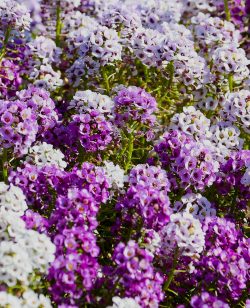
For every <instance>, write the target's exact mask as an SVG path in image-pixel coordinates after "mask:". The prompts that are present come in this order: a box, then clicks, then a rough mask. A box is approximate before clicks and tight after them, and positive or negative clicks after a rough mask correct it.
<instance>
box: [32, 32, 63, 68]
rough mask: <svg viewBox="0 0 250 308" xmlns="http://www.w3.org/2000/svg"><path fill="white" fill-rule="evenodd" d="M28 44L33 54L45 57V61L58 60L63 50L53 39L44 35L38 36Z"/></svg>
mask: <svg viewBox="0 0 250 308" xmlns="http://www.w3.org/2000/svg"><path fill="white" fill-rule="evenodd" d="M28 45H29V47H30V48H31V51H32V54H33V55H34V54H35V55H37V56H38V57H39V58H41V59H43V62H44V63H46V62H47V63H51V62H55V61H57V60H58V59H59V56H60V54H61V52H62V51H61V49H60V48H58V47H57V46H56V44H55V42H54V41H53V40H52V39H50V38H48V37H44V36H38V37H36V38H35V39H34V40H33V41H31V42H30V43H29V44H28Z"/></svg>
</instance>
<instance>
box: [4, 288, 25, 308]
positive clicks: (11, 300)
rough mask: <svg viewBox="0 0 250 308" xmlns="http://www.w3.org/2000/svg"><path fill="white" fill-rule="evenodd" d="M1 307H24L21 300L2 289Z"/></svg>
mask: <svg viewBox="0 0 250 308" xmlns="http://www.w3.org/2000/svg"><path fill="white" fill-rule="evenodd" d="M0 307H9V308H22V302H21V300H20V299H19V298H18V297H16V296H14V295H12V294H9V293H7V292H5V291H0Z"/></svg>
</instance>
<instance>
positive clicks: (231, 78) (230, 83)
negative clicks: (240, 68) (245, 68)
mask: <svg viewBox="0 0 250 308" xmlns="http://www.w3.org/2000/svg"><path fill="white" fill-rule="evenodd" d="M228 85H229V90H230V92H233V88H234V79H233V75H232V74H229V75H228Z"/></svg>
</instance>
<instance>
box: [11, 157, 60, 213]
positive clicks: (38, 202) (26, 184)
mask: <svg viewBox="0 0 250 308" xmlns="http://www.w3.org/2000/svg"><path fill="white" fill-rule="evenodd" d="M65 175H66V173H65V172H64V171H62V170H61V169H60V168H57V167H55V166H44V167H42V168H39V167H37V166H34V165H30V164H28V163H24V165H23V166H22V167H18V168H17V170H16V171H12V172H11V173H10V176H9V181H10V182H11V183H13V184H14V185H16V186H18V187H20V188H21V189H22V191H23V192H24V194H25V196H26V198H27V203H28V205H29V206H30V207H34V209H35V210H36V211H38V212H40V213H42V212H43V211H46V210H47V209H48V208H49V205H50V204H51V203H52V202H53V200H54V196H53V193H52V192H53V191H58V190H59V191H61V190H64V186H63V185H62V183H63V181H64V178H65Z"/></svg>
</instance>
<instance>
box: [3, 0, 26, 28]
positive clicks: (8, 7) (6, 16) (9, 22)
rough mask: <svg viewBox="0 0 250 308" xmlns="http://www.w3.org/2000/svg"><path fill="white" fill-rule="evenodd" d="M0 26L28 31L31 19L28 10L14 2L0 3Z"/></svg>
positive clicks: (12, 0)
mask: <svg viewBox="0 0 250 308" xmlns="http://www.w3.org/2000/svg"><path fill="white" fill-rule="evenodd" d="M0 20H1V21H0V25H2V24H3V25H4V26H5V27H6V26H10V27H11V28H14V29H17V30H21V31H22V30H29V28H30V23H31V18H30V13H29V11H28V8H27V7H26V6H25V5H23V4H19V3H17V2H16V1H14V0H1V1H0Z"/></svg>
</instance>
